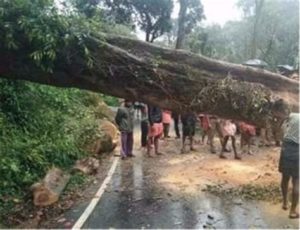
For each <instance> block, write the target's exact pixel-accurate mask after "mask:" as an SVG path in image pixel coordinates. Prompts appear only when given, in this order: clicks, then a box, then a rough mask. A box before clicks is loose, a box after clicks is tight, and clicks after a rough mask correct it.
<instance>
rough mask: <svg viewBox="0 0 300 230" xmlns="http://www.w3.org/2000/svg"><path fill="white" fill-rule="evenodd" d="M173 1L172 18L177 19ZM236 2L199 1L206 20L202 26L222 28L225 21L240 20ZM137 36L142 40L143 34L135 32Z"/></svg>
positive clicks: (176, 7)
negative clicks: (215, 25)
mask: <svg viewBox="0 0 300 230" xmlns="http://www.w3.org/2000/svg"><path fill="white" fill-rule="evenodd" d="M173 1H174V9H173V13H172V18H177V17H178V11H179V4H178V1H177V0H173ZM237 1H238V0H201V3H202V5H203V8H204V14H205V17H206V19H205V20H203V21H202V23H203V25H210V24H220V25H221V26H223V25H224V24H225V23H226V22H227V21H230V20H239V19H240V18H241V10H239V9H238V8H237V7H236V3H237ZM137 35H138V37H139V38H140V39H141V40H144V39H145V38H144V36H145V35H144V32H142V31H140V30H137Z"/></svg>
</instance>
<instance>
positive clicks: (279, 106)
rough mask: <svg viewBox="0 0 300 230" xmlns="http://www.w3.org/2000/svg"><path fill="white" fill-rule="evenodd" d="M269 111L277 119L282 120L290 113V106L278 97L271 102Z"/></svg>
mask: <svg viewBox="0 0 300 230" xmlns="http://www.w3.org/2000/svg"><path fill="white" fill-rule="evenodd" d="M271 111H272V114H273V116H274V117H275V118H278V119H283V120H284V119H287V118H288V117H289V115H290V108H289V106H288V104H287V103H286V102H285V101H284V100H283V99H279V100H276V101H275V102H273V104H272V108H271Z"/></svg>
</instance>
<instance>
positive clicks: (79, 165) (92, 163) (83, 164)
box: [73, 157, 100, 175]
mask: <svg viewBox="0 0 300 230" xmlns="http://www.w3.org/2000/svg"><path fill="white" fill-rule="evenodd" d="M99 166H100V162H99V160H97V159H96V158H93V157H87V158H84V159H81V160H77V161H76V163H75V165H74V167H73V169H75V170H79V171H80V172H82V173H84V174H87V175H89V174H96V173H97V171H98V168H99Z"/></svg>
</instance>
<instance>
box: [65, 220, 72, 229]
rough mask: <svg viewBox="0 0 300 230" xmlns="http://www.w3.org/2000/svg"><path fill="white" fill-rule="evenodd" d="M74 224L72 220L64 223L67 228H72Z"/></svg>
mask: <svg viewBox="0 0 300 230" xmlns="http://www.w3.org/2000/svg"><path fill="white" fill-rule="evenodd" d="M72 226H73V224H72V223H71V222H70V221H68V222H66V223H65V224H64V227H65V228H71V227H72Z"/></svg>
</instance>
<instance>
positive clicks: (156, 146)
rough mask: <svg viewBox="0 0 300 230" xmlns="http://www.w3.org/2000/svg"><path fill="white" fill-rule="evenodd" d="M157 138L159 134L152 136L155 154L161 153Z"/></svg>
mask: <svg viewBox="0 0 300 230" xmlns="http://www.w3.org/2000/svg"><path fill="white" fill-rule="evenodd" d="M159 138H160V136H157V137H154V152H155V154H156V155H161V153H160V152H159V151H158V147H159Z"/></svg>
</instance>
